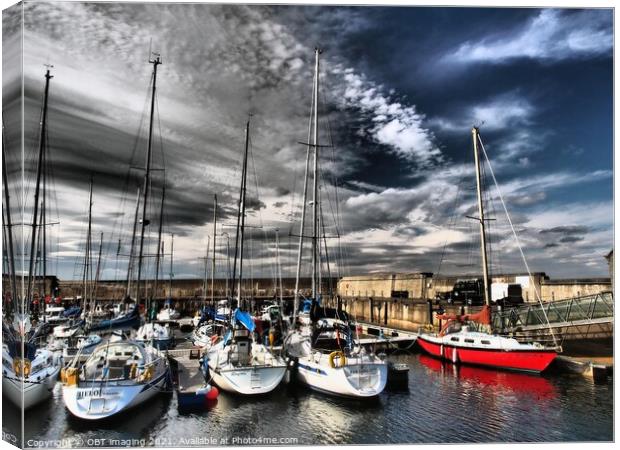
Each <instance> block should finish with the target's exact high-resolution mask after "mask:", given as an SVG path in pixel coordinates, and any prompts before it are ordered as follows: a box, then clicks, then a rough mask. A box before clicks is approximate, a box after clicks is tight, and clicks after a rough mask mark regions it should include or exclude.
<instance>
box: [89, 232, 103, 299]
mask: <svg viewBox="0 0 620 450" xmlns="http://www.w3.org/2000/svg"><path fill="white" fill-rule="evenodd" d="M102 249H103V231H102V232H101V233H100V234H99V255H98V256H97V269H96V270H95V285H94V286H93V293H92V294H91V296H90V298H91V302H90V304H95V303H96V301H97V287H98V285H99V278H100V275H101V250H102ZM91 308H92V307H91Z"/></svg>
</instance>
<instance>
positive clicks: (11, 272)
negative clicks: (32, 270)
mask: <svg viewBox="0 0 620 450" xmlns="http://www.w3.org/2000/svg"><path fill="white" fill-rule="evenodd" d="M5 143H6V139H5V138H4V124H2V183H3V184H4V204H5V207H4V208H3V209H4V210H6V230H7V240H8V247H9V251H8V255H7V256H8V263H9V276H10V277H11V296H12V298H11V304H12V305H16V302H17V278H16V275H15V254H14V253H13V223H12V222H11V203H10V201H9V200H10V194H9V182H8V173H7V167H6V149H5Z"/></svg>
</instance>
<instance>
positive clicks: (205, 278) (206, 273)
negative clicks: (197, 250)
mask: <svg viewBox="0 0 620 450" xmlns="http://www.w3.org/2000/svg"><path fill="white" fill-rule="evenodd" d="M209 248H211V236H207V249H206V251H205V257H204V258H203V259H204V261H205V271H204V276H203V278H202V295H203V296H204V304H205V305H206V304H207V286H208V285H209Z"/></svg>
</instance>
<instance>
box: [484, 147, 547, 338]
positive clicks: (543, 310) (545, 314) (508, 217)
mask: <svg viewBox="0 0 620 450" xmlns="http://www.w3.org/2000/svg"><path fill="white" fill-rule="evenodd" d="M478 141H479V142H480V147H481V148H482V153H483V154H484V159H485V160H486V162H487V165H488V167H489V173H490V174H491V177H492V178H493V182H494V183H495V189H496V190H497V194H498V196H499V200H500V202H501V203H502V207H503V208H504V213H506V218H507V219H508V223H509V224H510V228H511V229H512V234H513V236H514V238H515V241H516V243H517V247H518V248H519V253H521V258H522V259H523V263H524V264H525V269H526V270H527V274H528V276H529V278H530V281H531V283H532V286H534V293H535V294H536V299H537V300H538V303H540V307H541V309H542V312H543V315H544V316H545V320H546V321H547V325H549V331H550V332H551V337H552V338H553V345H554V346H556V347H557V346H558V343H557V340H556V337H555V333H554V332H553V328H551V323H550V322H549V317H548V316H547V311H545V306H544V305H543V302H542V299H541V298H540V293H539V292H538V289H536V284H535V283H534V278H533V277H532V272H531V271H530V266H529V264H528V263H527V260H526V259H525V253H523V248H522V247H521V242H520V241H519V236H518V235H517V231H516V230H515V227H514V225H513V223H512V219H511V218H510V214H508V208H506V203H505V202H504V196H503V195H502V191H501V190H500V189H499V184H498V183H497V179H496V178H495V173H494V172H493V168H492V167H491V162H490V161H489V156H488V155H487V152H486V150H485V148H484V144H483V143H482V139H480V135H478Z"/></svg>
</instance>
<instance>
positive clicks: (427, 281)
mask: <svg viewBox="0 0 620 450" xmlns="http://www.w3.org/2000/svg"><path fill="white" fill-rule="evenodd" d="M475 278H480V275H479V274H465V275H458V276H456V275H450V276H447V275H446V276H444V275H439V276H437V275H433V274H432V273H423V272H422V273H376V274H368V275H357V276H355V275H354V276H348V277H343V278H341V279H340V280H339V281H338V294H339V295H340V296H341V297H343V298H373V299H377V300H380V299H411V300H426V299H434V298H435V297H436V295H437V294H438V293H444V292H449V291H451V290H452V288H453V287H454V284H455V283H456V282H457V281H459V280H467V279H475ZM491 278H492V284H493V289H494V292H495V293H496V295H497V296H498V297H503V296H505V295H506V294H505V290H506V289H507V286H508V285H510V284H520V285H521V287H522V292H523V300H524V301H525V302H526V303H534V302H537V301H538V299H537V295H536V292H538V293H539V295H540V297H541V300H542V301H554V300H561V299H566V298H572V297H581V296H584V295H594V294H598V293H601V292H606V291H611V290H612V285H611V279H610V278H580V279H555V280H554V279H551V278H550V277H549V276H547V275H546V274H545V273H544V272H536V273H532V276H531V277H530V276H529V275H528V274H527V273H512V274H499V275H493V276H492V277H491Z"/></svg>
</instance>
